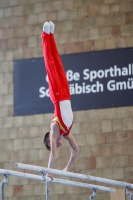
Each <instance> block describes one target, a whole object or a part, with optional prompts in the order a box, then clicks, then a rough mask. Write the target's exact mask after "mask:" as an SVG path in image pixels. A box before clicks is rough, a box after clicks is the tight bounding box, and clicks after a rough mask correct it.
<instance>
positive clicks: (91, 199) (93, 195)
mask: <svg viewBox="0 0 133 200" xmlns="http://www.w3.org/2000/svg"><path fill="white" fill-rule="evenodd" d="M92 190H93V193H92V194H91V196H90V200H93V198H94V197H95V196H96V194H97V193H96V189H93V188H92Z"/></svg>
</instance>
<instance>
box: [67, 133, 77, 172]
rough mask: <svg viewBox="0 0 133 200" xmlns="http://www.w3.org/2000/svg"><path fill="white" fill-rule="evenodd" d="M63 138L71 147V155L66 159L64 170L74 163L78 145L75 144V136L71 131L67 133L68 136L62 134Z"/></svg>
mask: <svg viewBox="0 0 133 200" xmlns="http://www.w3.org/2000/svg"><path fill="white" fill-rule="evenodd" d="M64 138H65V139H66V140H68V142H69V144H70V146H71V148H72V152H71V156H70V159H69V161H68V164H67V166H66V167H65V169H64V170H65V171H69V170H70V169H71V167H72V165H73V163H74V161H75V160H76V158H77V156H78V154H79V147H78V145H77V142H76V140H75V138H74V137H73V135H72V134H71V133H69V135H68V136H64Z"/></svg>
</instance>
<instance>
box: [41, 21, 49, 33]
mask: <svg viewBox="0 0 133 200" xmlns="http://www.w3.org/2000/svg"><path fill="white" fill-rule="evenodd" d="M43 31H44V32H45V33H47V34H50V24H49V23H48V22H45V23H44V25H43Z"/></svg>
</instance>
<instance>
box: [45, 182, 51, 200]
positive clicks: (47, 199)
mask: <svg viewBox="0 0 133 200" xmlns="http://www.w3.org/2000/svg"><path fill="white" fill-rule="evenodd" d="M45 184H46V200H50V188H49V186H50V183H49V181H46V182H45Z"/></svg>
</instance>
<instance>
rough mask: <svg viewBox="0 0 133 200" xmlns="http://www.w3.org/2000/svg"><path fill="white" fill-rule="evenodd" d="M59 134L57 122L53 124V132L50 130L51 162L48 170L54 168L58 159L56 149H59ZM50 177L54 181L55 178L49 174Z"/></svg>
mask: <svg viewBox="0 0 133 200" xmlns="http://www.w3.org/2000/svg"><path fill="white" fill-rule="evenodd" d="M58 132H59V127H58V125H57V123H56V122H53V123H52V124H51V130H50V148H51V151H50V156H49V162H48V168H53V166H54V163H55V159H56V148H57V145H56V144H57V135H58ZM47 176H48V177H50V178H51V179H53V176H52V175H51V174H49V173H48V174H47Z"/></svg>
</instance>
